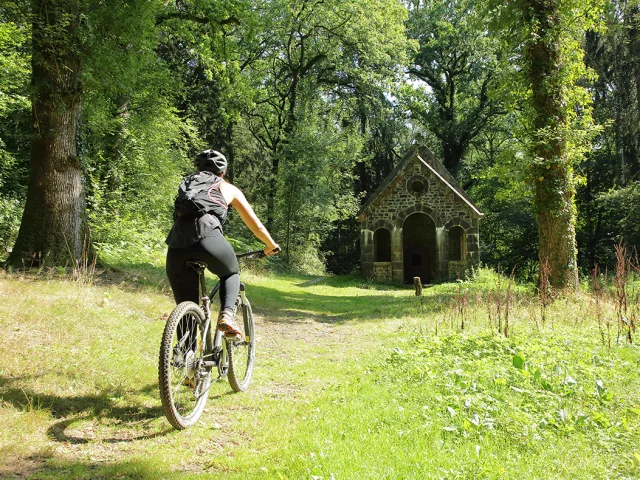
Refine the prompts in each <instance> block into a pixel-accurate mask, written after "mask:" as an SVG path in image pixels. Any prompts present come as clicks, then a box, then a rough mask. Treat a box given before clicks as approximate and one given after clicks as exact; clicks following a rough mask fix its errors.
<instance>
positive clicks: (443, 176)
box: [358, 144, 484, 221]
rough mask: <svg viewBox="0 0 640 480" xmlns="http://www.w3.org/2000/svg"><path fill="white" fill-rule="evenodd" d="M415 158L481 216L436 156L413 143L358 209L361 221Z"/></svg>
mask: <svg viewBox="0 0 640 480" xmlns="http://www.w3.org/2000/svg"><path fill="white" fill-rule="evenodd" d="M414 158H417V159H418V161H419V162H421V163H422V164H423V165H424V166H425V167H427V168H428V169H429V170H431V172H432V173H433V174H434V175H435V176H436V177H437V178H438V179H439V180H440V181H441V182H442V183H444V184H445V185H446V186H447V187H449V188H450V189H451V190H452V191H453V193H454V194H455V195H457V196H458V197H459V198H460V199H461V200H462V201H463V202H464V203H465V204H466V205H467V206H468V207H469V208H471V210H472V211H473V212H474V213H475V214H477V215H478V216H480V217H483V216H484V214H483V213H482V212H481V211H480V209H479V208H478V206H477V205H476V204H475V203H474V202H473V200H471V198H470V197H469V195H467V193H466V192H465V191H464V190H463V189H462V187H461V186H460V185H459V184H458V182H457V181H456V179H455V178H453V175H451V173H449V170H447V169H446V168H445V167H444V165H442V163H441V162H440V160H438V159H437V158H436V156H435V155H434V154H433V153H432V152H431V150H429V149H428V148H427V147H425V146H422V145H418V144H413V145H412V146H411V148H410V149H409V150H408V151H407V153H406V154H405V156H404V157H403V158H402V160H400V161H399V162H398V164H397V165H396V166H395V168H394V169H393V170H392V171H391V173H390V174H389V175H387V177H386V178H385V179H384V180H383V182H382V183H381V184H380V186H378V188H376V190H375V191H374V192H373V194H372V195H371V196H370V197H369V198H368V199H367V201H366V202H365V204H364V205H363V206H362V208H361V209H360V212H359V213H358V219H359V220H360V221H362V220H363V219H364V215H365V214H366V212H367V210H368V209H369V207H371V206H372V205H373V204H374V203H376V200H377V199H378V198H379V197H380V196H381V195H382V194H383V193H384V191H385V190H387V189H388V188H390V186H391V184H392V183H393V182H394V180H395V179H396V178H397V177H398V175H399V174H400V172H402V170H404V168H405V167H406V166H407V165H408V164H409V163H410V162H411V160H413V159H414Z"/></svg>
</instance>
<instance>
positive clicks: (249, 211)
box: [220, 182, 280, 255]
mask: <svg viewBox="0 0 640 480" xmlns="http://www.w3.org/2000/svg"><path fill="white" fill-rule="evenodd" d="M220 191H221V193H222V196H223V197H224V199H225V200H226V201H227V205H230V206H232V207H233V208H235V209H236V211H237V212H238V213H239V214H240V218H242V221H243V222H244V223H245V225H246V226H247V227H249V230H251V232H252V233H253V234H254V235H255V236H256V237H258V238H259V239H260V240H262V241H263V242H264V243H265V245H266V246H267V247H266V248H265V249H264V253H266V254H267V255H274V254H276V253H277V252H278V250H279V249H280V247H279V246H278V244H277V243H276V242H274V241H273V238H271V235H270V234H269V231H268V230H267V229H266V228H265V227H264V225H262V222H261V221H260V219H259V218H258V217H257V215H256V214H255V212H254V211H253V208H251V205H249V202H248V201H247V199H246V197H245V196H244V194H243V193H242V192H241V191H240V189H239V188H238V187H236V186H234V185H231V184H230V183H227V182H223V184H222V185H221V186H220Z"/></svg>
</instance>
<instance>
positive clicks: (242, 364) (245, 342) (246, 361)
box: [227, 299, 256, 392]
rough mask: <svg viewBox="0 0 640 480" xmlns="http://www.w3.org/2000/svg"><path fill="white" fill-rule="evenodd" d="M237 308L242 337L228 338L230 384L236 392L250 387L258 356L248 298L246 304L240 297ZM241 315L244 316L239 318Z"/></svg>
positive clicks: (237, 319) (237, 321)
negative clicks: (237, 338) (238, 338)
mask: <svg viewBox="0 0 640 480" xmlns="http://www.w3.org/2000/svg"><path fill="white" fill-rule="evenodd" d="M238 303H239V305H238V308H237V309H236V324H237V325H238V326H239V327H240V329H241V330H242V339H241V340H234V339H230V340H227V352H228V354H229V372H228V376H229V384H230V385H231V388H232V389H233V391H234V392H244V391H245V390H246V389H247V388H249V384H250V383H251V375H252V374H253V364H254V361H255V358H256V349H255V344H256V339H255V329H254V325H253V312H252V310H251V305H250V304H249V301H248V300H247V303H246V304H245V305H242V304H241V303H240V299H238ZM239 316H241V317H242V318H238V317H239Z"/></svg>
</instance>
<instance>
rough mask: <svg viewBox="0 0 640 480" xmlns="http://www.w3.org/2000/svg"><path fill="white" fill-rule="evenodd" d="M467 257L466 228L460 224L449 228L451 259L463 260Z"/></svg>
mask: <svg viewBox="0 0 640 480" xmlns="http://www.w3.org/2000/svg"><path fill="white" fill-rule="evenodd" d="M466 257H467V239H466V233H465V231H464V228H462V227H460V226H455V227H451V228H450V229H449V260H453V261H458V262H459V261H462V260H465V259H466Z"/></svg>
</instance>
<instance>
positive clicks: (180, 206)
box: [173, 171, 222, 218]
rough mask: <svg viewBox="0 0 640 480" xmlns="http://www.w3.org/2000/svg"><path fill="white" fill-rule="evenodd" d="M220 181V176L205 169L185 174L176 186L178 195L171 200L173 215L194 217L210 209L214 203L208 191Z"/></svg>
mask: <svg viewBox="0 0 640 480" xmlns="http://www.w3.org/2000/svg"><path fill="white" fill-rule="evenodd" d="M221 181H222V179H221V178H220V177H218V176H217V175H214V174H213V173H211V172H207V171H202V172H198V173H194V174H191V175H187V176H186V177H185V178H184V180H182V183H181V184H180V187H178V196H177V197H176V199H175V201H174V202H173V206H174V212H175V215H176V216H177V217H187V218H194V217H201V216H203V215H204V214H206V213H209V212H210V211H212V210H213V209H214V207H215V203H214V202H213V201H212V200H211V197H210V196H209V195H208V193H209V191H210V190H211V188H213V187H214V186H215V185H217V184H218V183H219V182H221Z"/></svg>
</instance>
